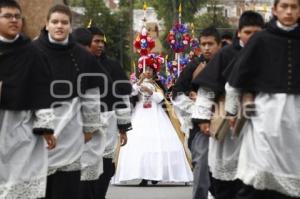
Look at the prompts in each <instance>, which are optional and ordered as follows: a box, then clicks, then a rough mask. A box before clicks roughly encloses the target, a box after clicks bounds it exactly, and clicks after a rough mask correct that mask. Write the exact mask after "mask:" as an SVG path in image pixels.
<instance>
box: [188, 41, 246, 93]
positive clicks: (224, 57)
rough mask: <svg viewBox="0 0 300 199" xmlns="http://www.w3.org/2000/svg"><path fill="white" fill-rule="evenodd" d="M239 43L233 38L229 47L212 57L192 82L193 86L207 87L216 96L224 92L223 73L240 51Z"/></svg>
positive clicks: (224, 81)
mask: <svg viewBox="0 0 300 199" xmlns="http://www.w3.org/2000/svg"><path fill="white" fill-rule="evenodd" d="M239 41H240V40H239V38H234V40H233V43H232V44H231V45H227V46H225V47H223V48H222V49H221V50H220V51H219V52H218V53H217V54H216V55H214V57H213V58H212V59H211V60H210V61H209V62H208V63H207V65H206V67H205V68H204V69H203V71H202V72H201V73H200V74H199V75H198V76H197V77H195V79H194V80H193V81H192V82H193V84H196V85H198V86H199V87H207V88H210V89H212V90H213V91H214V92H216V93H218V94H223V93H224V92H225V89H224V87H225V84H226V79H225V77H224V76H223V72H224V71H225V70H226V68H227V66H228V65H229V64H230V63H231V62H232V60H233V59H234V58H235V57H236V56H237V55H238V53H239V52H240V50H241V49H242V47H241V46H240V44H239Z"/></svg>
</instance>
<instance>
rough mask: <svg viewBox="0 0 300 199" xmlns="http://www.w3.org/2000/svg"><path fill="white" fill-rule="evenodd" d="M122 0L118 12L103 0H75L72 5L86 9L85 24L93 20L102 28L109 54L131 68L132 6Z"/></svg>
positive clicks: (128, 68) (93, 22)
mask: <svg viewBox="0 0 300 199" xmlns="http://www.w3.org/2000/svg"><path fill="white" fill-rule="evenodd" d="M121 2H123V3H122V5H121V7H120V10H119V11H116V12H111V11H110V9H109V8H107V7H106V6H105V4H104V2H103V1H102V0H83V1H82V0H81V1H80V0H73V1H72V2H70V5H71V6H82V7H84V8H85V9H86V11H85V16H84V19H83V24H85V26H87V25H88V24H89V21H90V20H92V26H97V27H99V28H101V29H102V30H103V31H104V32H105V35H106V39H107V47H106V53H107V54H108V56H110V57H112V58H114V59H116V60H118V61H119V62H120V63H121V64H122V65H123V67H124V68H125V69H126V70H130V45H129V42H130V41H129V33H130V24H131V19H130V17H128V16H129V15H130V8H129V7H128V5H126V0H124V1H121ZM127 3H129V1H127ZM125 6H126V7H125Z"/></svg>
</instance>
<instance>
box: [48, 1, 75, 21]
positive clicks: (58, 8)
mask: <svg viewBox="0 0 300 199" xmlns="http://www.w3.org/2000/svg"><path fill="white" fill-rule="evenodd" d="M55 12H59V13H62V14H65V15H68V17H69V19H70V22H72V11H71V9H70V8H69V7H68V6H66V5H63V4H56V5H54V6H52V7H51V8H50V9H49V11H48V14H47V21H49V19H50V17H51V15H52V14H53V13H55Z"/></svg>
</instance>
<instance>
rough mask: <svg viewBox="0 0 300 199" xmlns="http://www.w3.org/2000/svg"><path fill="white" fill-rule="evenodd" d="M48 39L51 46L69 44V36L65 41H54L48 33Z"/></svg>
mask: <svg viewBox="0 0 300 199" xmlns="http://www.w3.org/2000/svg"><path fill="white" fill-rule="evenodd" d="M48 38H49V41H50V43H53V44H60V45H64V46H65V45H67V44H68V43H69V36H68V37H67V38H66V39H65V40H63V41H56V40H54V39H53V38H52V37H51V35H50V34H49V33H48Z"/></svg>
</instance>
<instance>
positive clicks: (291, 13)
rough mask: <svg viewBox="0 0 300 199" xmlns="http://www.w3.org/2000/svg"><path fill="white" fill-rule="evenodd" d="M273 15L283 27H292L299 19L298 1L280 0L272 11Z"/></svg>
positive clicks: (299, 8)
mask: <svg viewBox="0 0 300 199" xmlns="http://www.w3.org/2000/svg"><path fill="white" fill-rule="evenodd" d="M272 12H273V15H274V16H276V17H277V19H278V21H279V22H280V23H282V24H283V25H285V26H292V25H295V24H296V23H297V22H298V19H299V18H300V5H299V0H280V1H279V3H278V4H277V5H276V6H274V7H273V9H272Z"/></svg>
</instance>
